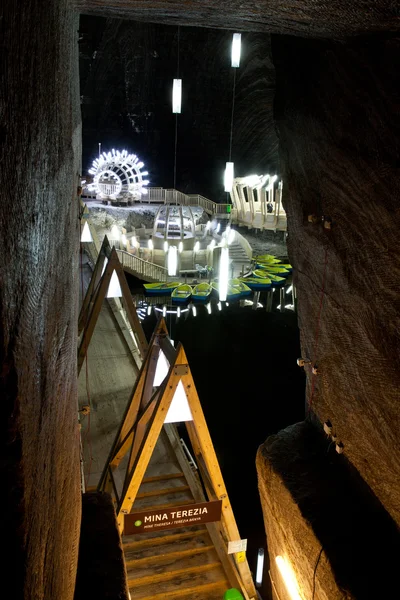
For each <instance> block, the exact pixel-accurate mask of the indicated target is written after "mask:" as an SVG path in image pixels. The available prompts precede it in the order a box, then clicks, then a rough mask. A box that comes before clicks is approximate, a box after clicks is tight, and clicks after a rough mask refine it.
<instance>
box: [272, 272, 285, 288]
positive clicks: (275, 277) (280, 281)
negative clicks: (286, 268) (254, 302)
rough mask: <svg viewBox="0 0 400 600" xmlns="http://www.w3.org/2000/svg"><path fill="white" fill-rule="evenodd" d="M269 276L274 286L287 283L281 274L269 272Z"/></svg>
mask: <svg viewBox="0 0 400 600" xmlns="http://www.w3.org/2000/svg"><path fill="white" fill-rule="evenodd" d="M268 277H269V279H270V280H271V283H272V287H278V286H279V285H284V284H285V283H286V279H285V277H280V276H279V275H274V274H273V273H268Z"/></svg>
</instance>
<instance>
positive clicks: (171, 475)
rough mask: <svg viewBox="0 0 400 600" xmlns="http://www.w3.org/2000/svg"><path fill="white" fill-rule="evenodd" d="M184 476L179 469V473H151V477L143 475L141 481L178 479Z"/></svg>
mask: <svg viewBox="0 0 400 600" xmlns="http://www.w3.org/2000/svg"><path fill="white" fill-rule="evenodd" d="M182 477H185V476H184V474H183V473H182V472H181V471H180V472H179V473H164V474H163V475H153V476H152V477H144V479H143V481H142V484H143V483H152V482H153V481H166V480H167V479H179V478H182Z"/></svg>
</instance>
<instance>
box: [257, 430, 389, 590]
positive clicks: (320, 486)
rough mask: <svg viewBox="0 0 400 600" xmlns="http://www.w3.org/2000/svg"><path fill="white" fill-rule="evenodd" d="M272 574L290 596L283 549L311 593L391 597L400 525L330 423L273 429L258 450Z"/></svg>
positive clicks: (279, 586)
mask: <svg viewBox="0 0 400 600" xmlns="http://www.w3.org/2000/svg"><path fill="white" fill-rule="evenodd" d="M257 470H258V480H259V490H260V496H261V502H262V506H263V513H264V519H265V525H266V529H267V536H268V550H269V554H270V568H271V573H272V580H273V582H274V585H275V587H276V588H277V590H278V593H279V597H281V598H286V597H287V596H286V590H285V586H284V583H283V579H282V575H281V574H280V573H279V571H278V569H277V565H276V562H275V557H277V556H283V557H284V558H285V560H286V561H287V562H288V564H289V565H290V566H291V567H292V568H293V570H294V573H295V577H296V580H297V583H298V585H299V588H300V589H301V591H302V594H303V597H305V598H310V599H311V598H315V599H318V600H344V599H349V600H350V599H353V598H354V599H356V598H357V599H358V600H361V599H362V600H367V599H370V598H391V597H392V594H393V590H395V589H396V587H397V578H398V574H397V565H398V560H399V556H400V537H399V535H398V528H397V526H396V524H395V523H394V521H393V520H392V519H391V518H390V516H389V515H388V513H387V512H386V511H385V509H384V507H383V506H382V505H381V504H380V502H379V501H378V500H377V498H376V497H375V496H374V495H373V494H372V493H371V491H370V490H369V488H368V486H367V485H366V484H365V482H364V481H363V479H362V478H361V477H360V475H359V474H358V473H357V472H356V471H355V469H354V468H353V467H352V466H351V464H350V463H349V462H348V460H347V458H346V457H345V456H344V455H338V454H337V453H336V451H335V447H334V445H333V444H331V442H330V440H328V439H326V436H325V435H324V434H323V433H322V431H318V430H316V428H315V427H313V426H312V424H311V423H310V422H307V421H304V422H302V423H297V424H296V425H293V426H291V427H288V428H286V429H283V430H281V431H280V432H279V433H278V434H276V435H272V436H270V437H269V438H268V440H267V441H266V442H265V444H263V445H262V446H261V447H260V449H259V451H258V455H257Z"/></svg>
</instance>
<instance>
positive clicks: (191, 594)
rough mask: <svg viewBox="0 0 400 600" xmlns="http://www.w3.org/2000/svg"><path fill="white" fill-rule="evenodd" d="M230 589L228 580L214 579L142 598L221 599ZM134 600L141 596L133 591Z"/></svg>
mask: <svg viewBox="0 0 400 600" xmlns="http://www.w3.org/2000/svg"><path fill="white" fill-rule="evenodd" d="M229 589H230V585H229V584H228V582H227V581H214V582H211V583H203V584H202V583H200V584H198V585H194V586H190V587H187V588H185V589H182V590H165V591H163V592H160V593H156V594H151V595H149V596H140V600H164V598H168V600H178V599H179V600H221V598H222V597H223V595H224V593H225V592H226V591H227V590H229ZM131 598H132V600H136V599H138V600H139V596H137V595H136V593H135V592H132V591H131Z"/></svg>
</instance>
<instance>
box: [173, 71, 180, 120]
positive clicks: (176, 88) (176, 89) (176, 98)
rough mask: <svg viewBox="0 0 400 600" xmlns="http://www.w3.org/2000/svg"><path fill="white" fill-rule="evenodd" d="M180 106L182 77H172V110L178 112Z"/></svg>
mask: <svg viewBox="0 0 400 600" xmlns="http://www.w3.org/2000/svg"><path fill="white" fill-rule="evenodd" d="M181 108H182V79H174V85H173V88H172V112H173V113H175V114H180V112H181Z"/></svg>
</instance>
